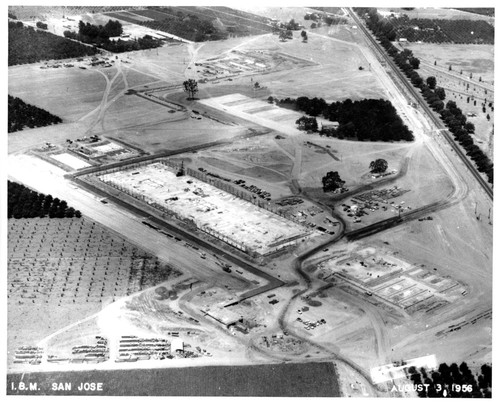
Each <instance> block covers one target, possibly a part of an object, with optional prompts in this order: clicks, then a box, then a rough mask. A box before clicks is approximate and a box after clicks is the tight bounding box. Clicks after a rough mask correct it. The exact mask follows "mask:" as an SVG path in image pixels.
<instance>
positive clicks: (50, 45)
mask: <svg viewBox="0 0 500 403" xmlns="http://www.w3.org/2000/svg"><path fill="white" fill-rule="evenodd" d="M8 52H9V61H8V63H9V66H13V65H17V64H26V63H36V62H39V61H41V60H59V59H70V58H73V57H81V56H92V55H95V54H96V53H99V52H98V50H97V49H94V48H93V47H90V46H85V45H82V44H81V43H77V42H73V41H70V40H68V39H66V38H62V37H60V36H57V35H54V34H51V33H50V32H46V31H41V30H35V29H34V28H33V27H25V26H24V25H23V23H22V22H21V21H9V45H8Z"/></svg>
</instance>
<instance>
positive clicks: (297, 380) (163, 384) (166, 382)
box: [7, 362, 340, 397]
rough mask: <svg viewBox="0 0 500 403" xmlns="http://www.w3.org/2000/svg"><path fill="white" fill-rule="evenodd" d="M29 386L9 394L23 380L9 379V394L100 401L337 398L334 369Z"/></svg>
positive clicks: (145, 374) (65, 375) (93, 375)
mask: <svg viewBox="0 0 500 403" xmlns="http://www.w3.org/2000/svg"><path fill="white" fill-rule="evenodd" d="M22 379H23V382H25V383H26V384H29V383H33V382H36V383H37V385H38V387H39V388H40V390H38V391H25V392H24V393H23V392H21V391H19V390H16V391H12V390H10V386H11V382H14V384H15V385H18V383H19V382H20V380H21V374H11V375H8V376H7V385H8V389H7V394H16V395H21V394H30V395H101V396H261V397H278V396H279V397H339V396H340V395H339V386H338V381H337V379H336V370H335V366H334V365H333V364H332V363H328V362H324V363H308V364H283V365H258V366H240V367H236V366H232V367H225V366H217V367H202V368H179V369H150V370H144V369H141V370H129V371H85V372H62V373H61V372H51V373H31V374H25V375H24V376H23V378H22ZM53 382H56V383H59V382H71V384H72V387H73V390H71V391H51V386H52V383H53ZM81 382H96V383H97V382H102V384H103V391H102V392H86V393H85V392H79V391H78V390H76V388H77V386H78V385H80V383H81Z"/></svg>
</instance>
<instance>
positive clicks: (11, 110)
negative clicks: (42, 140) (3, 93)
mask: <svg viewBox="0 0 500 403" xmlns="http://www.w3.org/2000/svg"><path fill="white" fill-rule="evenodd" d="M7 119H8V133H14V132H17V131H19V130H23V129H24V128H25V127H28V128H30V129H32V128H34V127H43V126H48V125H52V124H57V123H61V122H62V119H61V118H60V117H59V116H55V115H52V114H51V113H50V112H47V111H46V110H44V109H41V108H38V107H37V106H34V105H29V104H27V103H25V102H24V101H23V100H22V99H19V98H16V97H13V96H11V95H9V101H8V118H7Z"/></svg>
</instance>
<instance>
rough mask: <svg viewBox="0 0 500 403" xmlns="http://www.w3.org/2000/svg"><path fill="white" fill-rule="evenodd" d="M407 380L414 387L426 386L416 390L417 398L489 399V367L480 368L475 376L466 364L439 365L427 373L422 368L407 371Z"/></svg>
mask: <svg viewBox="0 0 500 403" xmlns="http://www.w3.org/2000/svg"><path fill="white" fill-rule="evenodd" d="M407 376H408V378H409V379H410V380H412V381H413V383H414V385H428V386H427V387H425V388H422V387H420V388H418V396H419V397H443V396H445V397H461V398H462V397H465V398H483V397H484V398H491V382H492V377H491V366H490V365H488V364H484V365H482V366H481V373H480V374H476V376H475V375H474V374H473V373H472V371H471V370H470V369H469V367H468V365H467V363H465V362H462V363H461V364H460V366H459V365H457V364H456V363H453V364H451V365H449V366H448V365H447V364H445V363H443V364H440V365H439V367H438V369H437V370H435V371H431V372H430V373H429V372H427V371H426V370H425V369H424V368H420V369H417V368H415V367H410V368H409V369H408V374H407Z"/></svg>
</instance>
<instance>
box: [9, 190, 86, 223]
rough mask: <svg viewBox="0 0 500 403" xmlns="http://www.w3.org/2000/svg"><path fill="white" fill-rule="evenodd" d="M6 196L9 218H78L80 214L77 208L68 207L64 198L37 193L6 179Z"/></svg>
mask: <svg viewBox="0 0 500 403" xmlns="http://www.w3.org/2000/svg"><path fill="white" fill-rule="evenodd" d="M7 198H8V202H7V203H8V205H7V212H8V217H9V218H35V217H40V218H42V217H47V216H48V217H50V218H64V217H68V218H71V217H77V218H80V217H81V216H82V213H81V212H80V211H79V210H75V209H74V208H73V207H68V203H66V202H65V201H64V200H59V199H58V198H57V197H56V198H53V197H52V196H51V195H44V194H42V193H37V192H35V191H33V190H31V189H28V188H27V187H26V186H24V185H21V184H19V183H16V182H11V181H8V185H7Z"/></svg>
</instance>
